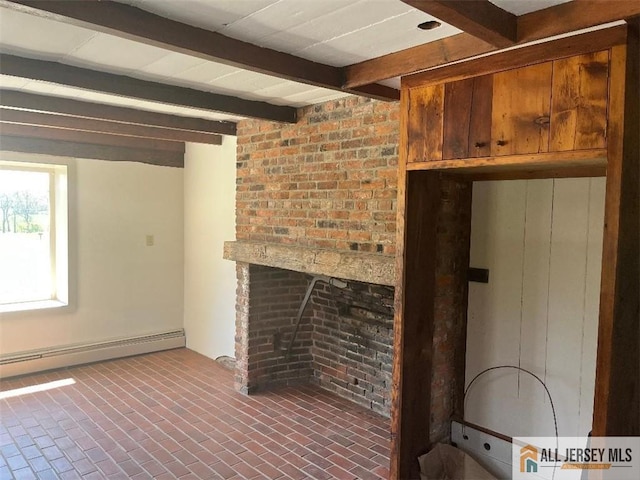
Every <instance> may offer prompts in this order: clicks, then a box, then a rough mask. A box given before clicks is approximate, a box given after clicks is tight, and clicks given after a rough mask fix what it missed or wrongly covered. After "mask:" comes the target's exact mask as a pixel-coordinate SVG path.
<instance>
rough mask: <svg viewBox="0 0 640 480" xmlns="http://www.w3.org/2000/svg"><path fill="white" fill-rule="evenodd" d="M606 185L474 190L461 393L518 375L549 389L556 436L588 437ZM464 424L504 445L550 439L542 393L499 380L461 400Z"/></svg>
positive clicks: (533, 386)
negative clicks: (479, 279) (480, 272)
mask: <svg viewBox="0 0 640 480" xmlns="http://www.w3.org/2000/svg"><path fill="white" fill-rule="evenodd" d="M604 190H605V179H604V178H597V179H558V180H529V181H524V180H523V181H510V182H477V183H476V184H475V185H474V192H473V219H472V235H471V266H473V267H479V268H488V269H489V270H490V274H489V283H488V284H479V283H470V284H469V287H470V288H469V320H468V334H467V366H466V381H467V384H468V382H469V381H471V379H472V378H473V377H474V376H475V375H476V374H477V373H478V372H480V371H481V370H483V369H485V368H488V367H492V366H496V365H504V364H506V365H518V366H521V367H523V368H527V369H529V370H531V371H532V372H533V373H535V374H536V375H538V376H539V377H540V378H542V380H544V381H545V383H546V384H547V386H548V388H549V390H550V392H551V395H552V397H553V401H554V404H555V407H556V411H557V415H558V426H559V430H560V435H567V436H575V435H586V434H587V433H588V432H589V431H590V429H591V417H592V412H593V390H594V382H595V356H596V343H597V324H598V307H599V292H600V270H601V267H600V262H601V254H602V229H603V219H604ZM465 419H466V420H467V421H470V422H473V423H476V424H479V425H482V426H484V427H487V428H490V429H492V430H495V431H498V432H501V433H503V434H506V435H510V436H536V435H553V434H554V430H553V419H552V415H551V409H550V406H549V402H548V400H547V399H546V397H545V393H544V389H543V388H542V387H541V386H540V385H539V384H538V383H536V382H535V380H532V379H531V378H530V377H528V376H527V375H524V374H520V375H518V374H517V373H515V371H512V370H498V371H494V372H490V373H488V374H486V375H484V376H483V377H481V378H480V379H479V380H478V381H477V382H476V383H475V384H474V387H473V388H472V390H471V391H470V393H469V394H468V396H467V403H466V410H465Z"/></svg>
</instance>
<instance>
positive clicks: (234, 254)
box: [223, 241, 395, 286]
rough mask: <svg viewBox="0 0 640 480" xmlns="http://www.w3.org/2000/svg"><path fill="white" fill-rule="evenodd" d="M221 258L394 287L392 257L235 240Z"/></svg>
mask: <svg viewBox="0 0 640 480" xmlns="http://www.w3.org/2000/svg"><path fill="white" fill-rule="evenodd" d="M223 258H225V259H227V260H234V261H236V262H243V263H251V264H255V265H264V266H267V267H275V268H283V269H285V270H293V271H296V272H304V273H308V274H310V275H326V276H329V277H337V278H341V279H345V280H355V281H358V282H365V283H375V284H377V285H389V286H393V285H395V258H394V257H393V256H392V255H382V254H379V253H365V252H353V251H349V250H328V249H321V248H313V247H302V246H298V245H285V244H277V243H264V242H252V241H237V242H224V254H223Z"/></svg>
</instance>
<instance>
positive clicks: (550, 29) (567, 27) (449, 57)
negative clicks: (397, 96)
mask: <svg viewBox="0 0 640 480" xmlns="http://www.w3.org/2000/svg"><path fill="white" fill-rule="evenodd" d="M638 15H640V2H638V1H629V0H610V1H609V0H607V1H604V0H573V1H571V2H568V3H563V4H560V5H556V6H553V7H549V8H545V9H544V10H539V11H536V12H532V13H528V14H526V15H522V16H519V17H517V25H518V37H517V44H518V45H521V44H525V43H527V42H531V41H535V40H542V39H544V38H548V37H550V36H555V35H563V34H568V33H571V32H574V31H576V30H580V29H583V28H589V27H595V26H598V25H603V24H606V23H611V22H615V21H619V20H624V19H627V18H632V17H635V16H638ZM497 50H499V49H498V48H497V47H496V46H494V45H491V44H489V43H488V42H485V41H483V40H480V39H478V38H475V37H474V36H473V35H470V34H468V33H461V34H458V35H455V36H452V37H448V38H443V39H441V40H437V41H434V42H430V43H427V44H424V45H418V46H416V47H412V48H408V49H405V50H402V51H399V52H395V53H391V54H388V55H384V56H382V57H378V58H373V59H371V60H366V61H364V62H360V63H356V64H353V65H349V66H347V67H344V69H345V86H347V87H349V88H354V87H359V86H362V85H367V84H370V83H375V82H378V81H381V80H385V79H388V78H393V77H398V76H404V75H409V74H411V73H416V72H419V71H422V70H429V69H432V68H436V67H440V66H442V65H446V64H448V63H451V62H455V61H460V60H465V59H468V58H472V57H475V56H478V55H483V54H486V53H490V52H494V51H497ZM513 54H514V55H517V53H515V52H514V53H513Z"/></svg>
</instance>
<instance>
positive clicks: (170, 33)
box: [0, 0, 399, 100]
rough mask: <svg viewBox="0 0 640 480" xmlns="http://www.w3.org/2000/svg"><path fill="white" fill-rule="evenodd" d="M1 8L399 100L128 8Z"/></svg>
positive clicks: (45, 0)
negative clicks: (348, 84) (347, 84)
mask: <svg viewBox="0 0 640 480" xmlns="http://www.w3.org/2000/svg"><path fill="white" fill-rule="evenodd" d="M0 6H4V7H7V8H12V9H14V10H17V11H21V12H25V13H29V14H33V15H38V16H40V17H44V18H48V19H51V20H55V21H58V22H64V23H67V24H70V25H76V26H81V27H84V28H89V29H91V30H95V31H98V32H104V33H108V34H110V35H114V36H117V37H119V38H125V39H128V40H134V41H136V42H140V43H144V44H147V45H152V46H156V47H160V48H163V49H165V50H167V51H170V52H176V53H182V54H185V55H191V56H194V57H197V58H201V59H203V60H208V61H212V62H217V63H223V64H225V65H231V66H234V67H237V68H241V69H244V70H249V71H252V72H258V73H263V74H265V75H271V76H274V77H278V78H282V79H285V80H291V81H294V82H300V83H305V84H308V85H313V86H316V87H323V88H328V89H332V90H339V91H346V92H348V93H353V94H357V95H363V96H368V97H372V98H377V99H380V100H396V99H398V98H399V93H398V92H397V90H396V89H394V88H391V87H387V86H385V85H377V86H376V88H364V89H361V88H357V87H356V88H345V87H344V81H343V80H344V74H343V73H344V72H343V70H342V68H340V67H334V66H331V65H325V64H322V63H318V62H313V61H311V60H307V59H305V58H301V57H296V56H294V55H291V54H288V53H284V52H279V51H277V50H272V49H270V48H264V47H259V46H257V45H254V44H252V43H248V42H244V41H241V40H237V39H235V38H230V37H226V36H224V35H222V34H220V33H216V32H212V31H209V30H205V29H203V28H198V27H194V26H192V25H187V24H185V23H181V22H177V21H175V20H171V19H168V18H164V17H161V16H159V15H156V14H153V13H150V12H147V11H145V10H142V9H140V8H137V7H134V6H132V5H127V4H124V3H119V2H114V1H110V0H101V1H99V2H96V1H75V2H71V1H68V0H0ZM370 83H375V82H370Z"/></svg>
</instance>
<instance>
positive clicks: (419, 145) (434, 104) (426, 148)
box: [407, 85, 444, 163]
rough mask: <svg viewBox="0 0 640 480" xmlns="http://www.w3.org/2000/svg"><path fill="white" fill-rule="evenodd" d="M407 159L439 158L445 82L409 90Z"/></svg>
mask: <svg viewBox="0 0 640 480" xmlns="http://www.w3.org/2000/svg"><path fill="white" fill-rule="evenodd" d="M408 95H409V98H408V109H409V112H408V120H407V127H408V129H407V130H408V132H407V134H408V139H407V140H408V149H409V151H408V156H407V161H408V162H410V163H411V162H427V161H434V160H442V137H443V133H442V131H443V109H444V85H431V86H428V87H418V88H412V89H410V90H409V91H408Z"/></svg>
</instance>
